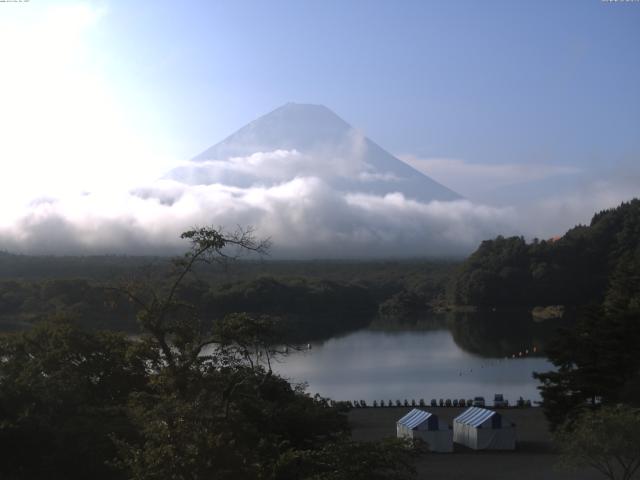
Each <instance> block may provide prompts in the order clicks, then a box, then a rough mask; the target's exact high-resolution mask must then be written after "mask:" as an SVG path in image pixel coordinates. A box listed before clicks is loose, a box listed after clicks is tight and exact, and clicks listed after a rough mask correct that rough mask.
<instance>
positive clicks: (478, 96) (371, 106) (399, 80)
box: [0, 0, 640, 232]
mask: <svg viewBox="0 0 640 480" xmlns="http://www.w3.org/2000/svg"><path fill="white" fill-rule="evenodd" d="M639 46H640V3H638V2H603V1H600V0H582V1H568V0H567V1H562V2H558V1H542V0H536V1H528V2H527V1H517V2H515V1H483V2H478V1H455V2H436V1H413V2H412V1H381V0H379V1H356V0H350V1H344V0H343V1H333V0H322V1H314V0H307V1H276V0H273V1H251V2H250V1H240V0H234V1H223V0H216V1H211V2H209V1H201V2H196V1H181V2H177V1H175V0H174V1H162V0H155V1H153V2H151V1H137V2H124V1H121V2H106V1H102V2H100V1H98V2H83V1H60V2H57V1H55V0H52V1H47V2H44V1H39V0H31V1H30V2H27V3H2V4H0V54H2V58H3V63H4V65H5V72H9V73H5V74H4V75H3V78H2V79H0V102H2V104H3V107H4V108H3V111H2V112H0V128H1V129H2V131H3V132H4V133H5V141H4V142H2V143H1V144H0V158H1V159H2V161H3V163H5V164H7V165H11V167H10V172H9V176H10V177H11V178H13V181H12V182H11V187H10V188H9V189H8V190H7V192H5V194H6V195H11V196H12V198H17V197H18V196H22V197H24V199H25V201H26V200H28V199H29V198H32V197H34V196H48V195H53V196H55V195H62V194H64V193H65V192H68V191H71V190H74V189H75V190H78V191H80V190H83V191H84V190H91V191H93V190H95V189H99V188H106V186H109V188H110V187H112V186H113V185H115V184H118V185H121V186H122V187H123V188H128V187H131V186H132V185H136V184H138V183H139V182H141V181H146V180H148V179H153V178H157V177H158V176H160V175H161V174H162V173H163V172H165V171H167V170H168V169H169V168H171V167H172V166H174V165H175V164H176V163H177V162H181V161H184V160H186V159H189V158H191V157H193V156H194V155H196V154H198V153H199V152H201V151H202V150H204V149H205V148H207V147H209V146H210V145H212V144H215V143H217V142H218V141H220V140H222V139H223V138H224V137H226V136H227V135H229V134H231V133H233V132H234V131H235V130H237V129H238V128H240V127H241V126H243V125H244V124H246V123H248V122H250V121H251V120H253V119H255V118H256V117H257V116H260V115H263V114H265V113H267V112H269V111H271V110H273V109H274V108H276V107H278V106H280V105H281V104H284V103H286V102H289V101H295V102H301V103H319V104H324V105H326V106H328V107H330V108H331V109H333V110H334V111H335V112H336V113H338V114H339V115H340V116H342V117H343V118H344V119H346V120H347V121H349V122H350V123H351V124H352V125H354V126H356V127H358V128H359V129H361V130H362V131H363V132H364V133H365V134H366V135H367V136H369V137H370V138H372V139H373V140H374V141H376V142H377V143H379V144H380V145H381V146H382V147H384V148H385V149H387V150H388V151H390V152H391V153H393V154H395V155H397V156H399V157H400V158H402V159H403V160H405V161H407V162H408V163H410V164H411V165H413V166H414V167H415V168H418V169H420V170H421V171H423V172H424V173H427V174H428V175H430V176H432V177H433V178H435V179H436V180H438V181H441V182H442V183H444V184H445V185H447V186H449V187H451V188H453V189H454V190H457V191H459V192H460V193H461V194H463V195H464V196H466V197H467V198H469V199H470V200H472V201H474V202H481V203H487V204H492V205H498V206H509V205H512V204H518V203H520V204H524V203H527V202H528V203H531V202H533V201H534V199H535V200H536V201H538V200H540V199H541V198H542V199H545V201H546V200H548V198H547V197H551V196H557V194H558V191H560V190H562V191H563V192H570V194H571V198H569V199H557V202H556V203H554V204H553V205H554V206H549V207H548V208H549V209H552V208H556V209H559V210H558V211H562V212H565V215H564V216H563V217H562V218H558V219H557V221H554V223H552V224H550V225H547V226H545V227H544V228H542V227H541V230H543V231H544V232H547V231H549V232H550V231H556V230H557V229H559V228H564V227H565V226H570V225H572V224H574V223H576V222H577V221H585V220H588V215H590V214H591V213H592V212H593V210H594V209H597V208H604V207H608V206H612V204H615V203H617V202H619V201H620V200H621V199H625V198H628V197H629V196H630V195H635V194H636V192H637V191H638V190H639V188H638V185H640V174H639V173H638V171H639V170H640V169H638V165H640V88H639V87H638V85H640V51H639V49H638V47H639ZM34 171H38V172H39V173H40V175H33V172H34ZM613 192H622V193H618V194H616V195H614V194H613ZM554 198H555V197H554ZM594 199H597V200H594ZM586 200H589V201H586ZM580 204H584V205H583V208H581V209H580V208H578V205H580ZM550 205H551V204H550ZM558 205H560V206H559V207H558ZM529 206H530V205H529ZM563 209H564V210H563ZM14 217H16V216H14ZM14 217H12V220H6V219H5V220H4V221H2V222H0V227H2V226H3V225H5V226H6V225H10V224H11V222H12V221H14V220H15V218H14ZM0 220H2V219H0Z"/></svg>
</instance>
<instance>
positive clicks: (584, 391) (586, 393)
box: [534, 310, 640, 428]
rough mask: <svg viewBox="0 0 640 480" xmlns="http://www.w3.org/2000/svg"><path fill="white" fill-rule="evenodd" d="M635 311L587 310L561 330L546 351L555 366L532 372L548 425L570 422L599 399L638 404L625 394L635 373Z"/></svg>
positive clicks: (639, 327) (638, 337) (639, 340)
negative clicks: (567, 327) (539, 382)
mask: <svg viewBox="0 0 640 480" xmlns="http://www.w3.org/2000/svg"><path fill="white" fill-rule="evenodd" d="M638 345H640V315H639V314H638V312H637V311H627V312H619V313H617V314H615V315H613V314H608V315H607V314H605V313H604V312H603V311H602V310H592V311H590V312H589V313H587V314H586V315H584V317H582V318H581V319H580V320H579V321H578V323H577V324H576V325H575V326H574V327H573V328H572V329H564V330H562V331H561V332H560V333H559V334H558V336H557V337H556V339H555V340H554V341H552V342H551V343H550V345H549V346H548V347H547V349H546V353H547V355H548V357H549V359H550V360H551V361H552V362H553V364H554V365H555V366H556V367H557V370H555V371H551V372H545V373H535V374H534V376H535V377H536V378H538V379H539V380H540V381H541V382H542V385H541V386H540V387H539V388H540V392H541V395H542V398H543V408H544V411H545V414H546V416H547V418H548V420H549V422H550V424H551V426H552V428H555V427H557V426H558V425H560V424H562V423H563V422H565V421H566V420H567V419H568V420H569V421H572V420H573V419H575V418H576V417H577V416H579V415H581V414H582V412H583V411H584V410H585V409H588V408H592V407H594V406H596V405H598V404H600V403H603V404H615V403H617V402H619V401H622V400H625V401H632V402H638V403H640V398H639V397H636V398H629V397H628V394H625V392H629V391H630V388H631V385H632V383H633V382H634V381H636V379H637V378H638V377H639V376H640V375H639V374H640V356H639V355H638Z"/></svg>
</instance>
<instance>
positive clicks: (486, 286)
mask: <svg viewBox="0 0 640 480" xmlns="http://www.w3.org/2000/svg"><path fill="white" fill-rule="evenodd" d="M639 272H640V200H638V199H634V200H632V201H630V202H626V203H623V204H621V205H620V206H618V207H617V208H614V209H610V210H604V211H602V212H599V213H597V214H595V215H594V217H593V219H592V220H591V223H590V224H589V225H588V226H583V225H579V226H576V227H574V228H572V229H571V230H569V231H568V232H566V233H565V234H564V235H563V236H562V237H560V238H556V239H550V240H537V239H536V240H534V241H533V242H530V243H527V242H526V241H525V240H524V238H522V237H510V238H505V237H502V236H499V237H497V238H495V239H494V240H487V241H484V242H482V244H481V245H480V247H479V248H478V249H477V250H476V251H475V252H474V253H473V254H472V255H471V256H470V257H469V258H468V259H467V260H466V261H465V262H464V263H463V264H462V265H461V266H460V267H459V270H458V271H457V273H456V274H455V276H454V278H453V280H452V282H451V284H450V289H449V292H448V299H449V302H450V303H453V304H456V305H475V306H479V307H505V306H506V307H533V306H537V305H569V306H583V305H588V304H601V303H602V302H607V303H611V302H616V301H618V299H619V298H623V299H625V300H624V301H632V302H633V301H635V302H638V301H639V297H638V293H637V292H638V288H637V287H638V285H639V280H638V276H639V275H640V273H639ZM629 289H631V290H629ZM626 290H629V291H628V292H627V291H626ZM634 291H635V292H636V293H635V294H634V293H633V292H634Z"/></svg>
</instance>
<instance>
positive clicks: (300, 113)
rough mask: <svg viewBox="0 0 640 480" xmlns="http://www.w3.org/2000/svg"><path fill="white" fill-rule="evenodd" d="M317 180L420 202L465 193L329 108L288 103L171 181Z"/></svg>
mask: <svg viewBox="0 0 640 480" xmlns="http://www.w3.org/2000/svg"><path fill="white" fill-rule="evenodd" d="M298 177H316V178H319V179H321V180H322V181H323V182H325V183H326V184H328V185H329V186H330V187H331V188H333V189H335V190H337V191H340V192H343V193H354V194H369V195H376V196H384V195H387V194H392V193H401V194H402V195H404V197H405V198H408V199H412V200H417V201H420V202H429V201H432V200H456V199H460V198H461V197H460V195H458V194H457V193H455V192H453V191H452V190H449V189H448V188H446V187H445V186H443V185H441V184H439V183H438V182H436V181H434V180H432V179H431V178H429V177H427V176H426V175H424V174H422V173H420V172H418V171H417V170H415V169H414V168H412V167H410V166H409V165H407V164H406V163H404V162H402V161H401V160H399V159H398V158H396V157H394V156H393V155H391V154H390V153H389V152H387V151H385V150H384V149H382V148H381V147H380V146H378V145H377V144H376V143H374V142H373V141H371V140H370V139H368V138H367V137H365V136H364V135H363V134H362V133H361V132H360V131H358V130H357V129H355V128H353V127H352V126H351V125H349V124H348V123H347V122H345V121H344V120H343V119H341V118H340V117H339V116H338V115H336V114H335V113H333V112H332V111H331V110H329V109H328V108H327V107H324V106H322V105H309V104H297V103H287V104H286V105H283V106H281V107H280V108H278V109H276V110H274V111H273V112H271V113H268V114H266V115H264V116H262V117H260V118H258V119H257V120H254V121H253V122H251V123H249V124H248V125H246V126H244V127H242V128H241V129H240V130H238V131H237V132H235V133H234V134H232V135H231V136H229V137H227V138H226V139H225V140H223V141H222V142H220V143H218V144H216V145H214V146H212V147H210V148H208V149H207V150H205V151H204V152H202V153H201V154H199V155H197V156H196V157H194V158H193V159H192V160H191V161H189V162H187V163H186V164H183V165H182V166H179V167H177V168H175V169H173V170H171V171H170V172H169V173H168V174H167V175H166V177H165V178H168V179H171V180H177V181H179V182H182V183H186V184H190V185H212V184H224V185H227V186H232V187H240V188H249V187H252V186H263V187H270V186H274V185H278V184H281V183H283V182H287V181H291V180H293V179H294V178H298Z"/></svg>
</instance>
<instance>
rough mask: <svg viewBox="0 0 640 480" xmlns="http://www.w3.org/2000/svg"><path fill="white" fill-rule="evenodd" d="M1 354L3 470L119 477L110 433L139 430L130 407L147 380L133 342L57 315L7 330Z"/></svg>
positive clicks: (20, 473) (31, 474) (23, 474)
mask: <svg viewBox="0 0 640 480" xmlns="http://www.w3.org/2000/svg"><path fill="white" fill-rule="evenodd" d="M0 358H2V361H1V362H0V449H2V452H3V458H4V460H3V462H1V463H0V473H2V475H0V476H3V475H4V476H6V477H9V478H11V477H14V478H69V479H72V478H105V479H107V478H117V477H118V476H117V474H116V473H114V471H112V469H110V468H108V467H107V466H106V465H105V463H104V462H105V459H109V458H112V457H114V456H115V454H116V450H115V448H114V445H113V444H112V442H111V440H110V438H109V437H110V435H112V434H117V435H119V436H121V437H123V438H129V437H131V436H134V435H135V432H134V429H133V426H132V424H131V422H130V421H129V418H128V416H127V414H126V412H125V409H124V405H125V403H126V401H127V398H128V395H129V393H130V392H131V391H134V390H142V389H144V386H145V384H146V381H147V372H146V365H145V359H144V357H142V356H139V355H138V354H137V353H136V351H135V349H132V348H131V345H130V341H128V340H127V339H126V338H125V337H124V336H122V335H120V334H116V333H110V332H101V333H87V332H84V331H82V330H79V329H78V328H77V327H75V326H73V325H71V324H69V323H66V322H62V321H52V322H46V323H42V324H39V325H37V326H36V327H34V328H33V329H32V330H29V331H27V332H23V333H19V334H13V335H9V334H7V335H4V336H2V337H1V338H0ZM3 478H4V477H3Z"/></svg>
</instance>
